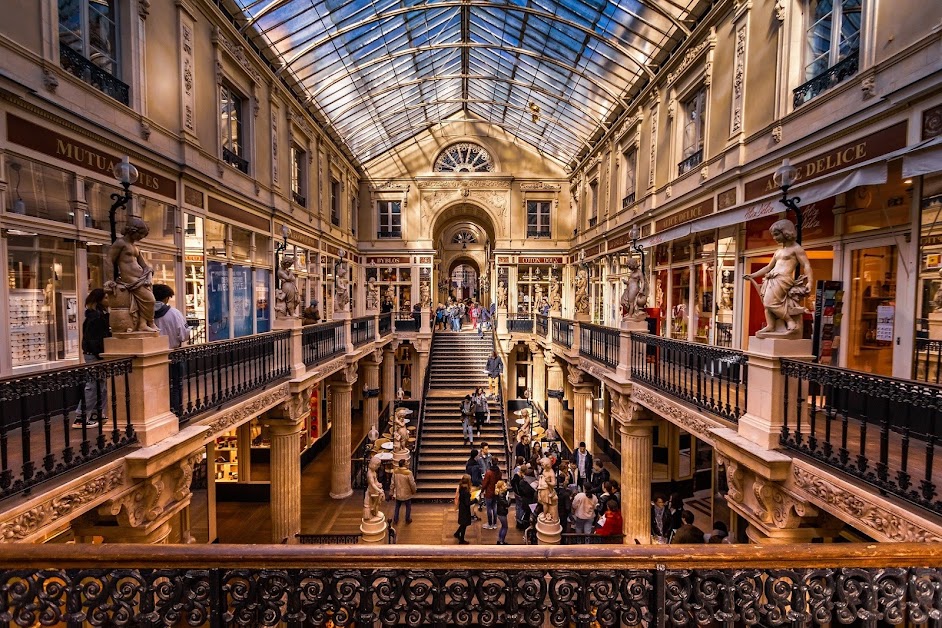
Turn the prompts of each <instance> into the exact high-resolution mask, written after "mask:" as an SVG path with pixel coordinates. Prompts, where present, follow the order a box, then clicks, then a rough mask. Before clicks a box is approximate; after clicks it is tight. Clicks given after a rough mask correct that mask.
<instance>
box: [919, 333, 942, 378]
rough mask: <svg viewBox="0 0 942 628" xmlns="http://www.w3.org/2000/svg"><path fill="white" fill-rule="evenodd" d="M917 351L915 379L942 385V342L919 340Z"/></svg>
mask: <svg viewBox="0 0 942 628" xmlns="http://www.w3.org/2000/svg"><path fill="white" fill-rule="evenodd" d="M915 351H916V355H915V359H914V360H913V364H914V369H915V374H914V376H913V379H915V380H916V381H919V382H926V383H929V384H942V340H929V339H928V338H917V339H916V350H915Z"/></svg>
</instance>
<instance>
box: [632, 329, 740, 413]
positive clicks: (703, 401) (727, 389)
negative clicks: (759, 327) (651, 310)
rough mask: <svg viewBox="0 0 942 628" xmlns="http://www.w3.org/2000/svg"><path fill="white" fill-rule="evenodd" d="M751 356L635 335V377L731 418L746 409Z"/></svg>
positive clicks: (700, 345) (738, 352)
mask: <svg viewBox="0 0 942 628" xmlns="http://www.w3.org/2000/svg"><path fill="white" fill-rule="evenodd" d="M747 361H748V357H747V356H746V354H744V353H743V352H741V351H736V350H734V349H721V348H719V347H711V346H709V345H702V344H698V343H695V342H686V341H683V340H668V339H667V338H660V337H658V336H651V335H649V334H638V333H633V334H631V379H632V380H634V381H638V382H642V383H644V384H647V385H649V386H651V387H652V388H656V389H658V390H660V391H662V392H665V393H667V394H669V395H671V396H673V397H677V398H678V399H681V400H683V401H686V402H689V403H691V404H693V405H694V406H696V407H697V408H698V409H700V410H705V411H707V412H710V413H711V414H715V415H716V416H718V417H721V418H723V419H726V420H727V421H739V417H740V416H742V414H743V412H745V409H746V388H747V387H746V383H747V382H746V377H747V368H746V365H747Z"/></svg>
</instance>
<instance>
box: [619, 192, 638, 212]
mask: <svg viewBox="0 0 942 628" xmlns="http://www.w3.org/2000/svg"><path fill="white" fill-rule="evenodd" d="M634 203H635V193H634V192H632V193H631V194H629V195H627V196H625V197H623V198H622V199H621V208H622V209H628V208H629V207H631V206H632V205H634Z"/></svg>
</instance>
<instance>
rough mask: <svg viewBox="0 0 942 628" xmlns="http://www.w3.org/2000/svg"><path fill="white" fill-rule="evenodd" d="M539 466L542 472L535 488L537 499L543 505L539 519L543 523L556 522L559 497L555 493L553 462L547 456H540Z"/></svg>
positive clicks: (557, 520) (557, 519)
mask: <svg viewBox="0 0 942 628" xmlns="http://www.w3.org/2000/svg"><path fill="white" fill-rule="evenodd" d="M540 466H541V467H543V473H542V475H540V479H539V483H538V484H537V490H536V495H537V501H539V502H540V504H541V505H542V506H543V514H541V515H540V520H541V521H543V522H544V523H558V522H559V505H558V502H559V497H558V496H557V495H556V473H555V472H554V471H553V463H552V462H550V459H549V458H542V459H541V460H540Z"/></svg>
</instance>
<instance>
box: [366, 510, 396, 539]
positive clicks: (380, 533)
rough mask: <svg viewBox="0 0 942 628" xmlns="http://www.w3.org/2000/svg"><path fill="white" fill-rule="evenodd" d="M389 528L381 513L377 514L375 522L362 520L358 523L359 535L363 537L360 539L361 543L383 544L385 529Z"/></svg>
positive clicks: (384, 516)
mask: <svg viewBox="0 0 942 628" xmlns="http://www.w3.org/2000/svg"><path fill="white" fill-rule="evenodd" d="M388 527H389V524H388V523H386V515H385V514H383V513H382V512H380V513H379V518H378V519H376V520H375V521H370V520H367V519H362V520H361V521H360V533H361V534H362V535H363V536H361V537H360V542H361V543H385V542H386V529H387V528H388Z"/></svg>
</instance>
